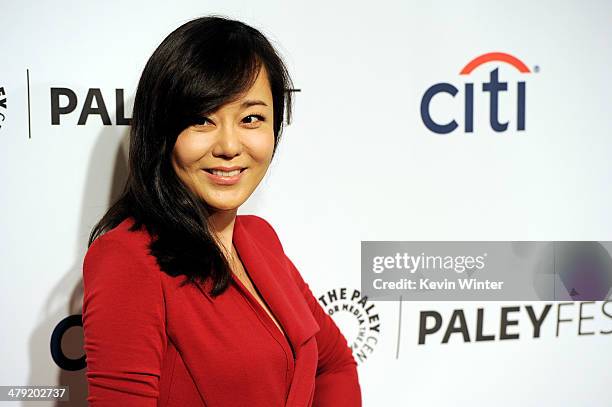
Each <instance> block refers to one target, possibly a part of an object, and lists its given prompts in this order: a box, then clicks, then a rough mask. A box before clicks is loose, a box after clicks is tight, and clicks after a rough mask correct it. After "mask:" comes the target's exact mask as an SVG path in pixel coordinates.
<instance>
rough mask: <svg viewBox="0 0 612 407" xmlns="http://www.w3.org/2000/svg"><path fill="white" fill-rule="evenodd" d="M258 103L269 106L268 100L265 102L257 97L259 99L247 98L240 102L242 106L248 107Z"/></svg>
mask: <svg viewBox="0 0 612 407" xmlns="http://www.w3.org/2000/svg"><path fill="white" fill-rule="evenodd" d="M256 105H263V106H268V105H267V104H266V102H264V101H263V100H259V99H257V100H245V101H244V102H242V103H241V104H240V107H241V108H247V107H251V106H256Z"/></svg>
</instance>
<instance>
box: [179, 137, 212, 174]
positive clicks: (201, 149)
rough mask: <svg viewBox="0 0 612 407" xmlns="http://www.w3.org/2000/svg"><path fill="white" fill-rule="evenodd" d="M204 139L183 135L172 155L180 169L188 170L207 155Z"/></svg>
mask: <svg viewBox="0 0 612 407" xmlns="http://www.w3.org/2000/svg"><path fill="white" fill-rule="evenodd" d="M202 141H203V140H202V138H199V137H193V136H192V135H190V134H188V133H181V134H180V135H179V137H178V138H177V140H176V143H175V144H174V150H173V152H172V155H173V157H174V160H175V161H176V163H177V164H178V166H179V167H182V168H186V167H190V166H192V165H193V164H194V163H196V162H198V161H199V160H200V159H201V157H202V156H203V155H204V154H205V153H206V150H207V146H206V145H204V144H203V142H202Z"/></svg>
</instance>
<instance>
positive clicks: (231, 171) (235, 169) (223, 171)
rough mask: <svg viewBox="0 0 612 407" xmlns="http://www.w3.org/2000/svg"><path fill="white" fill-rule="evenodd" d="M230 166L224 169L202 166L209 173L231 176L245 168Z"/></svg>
mask: <svg viewBox="0 0 612 407" xmlns="http://www.w3.org/2000/svg"><path fill="white" fill-rule="evenodd" d="M231 168H232V169H225V168H222V167H215V168H204V171H206V172H208V173H209V174H214V175H217V176H219V177H233V176H236V175H238V174H240V173H241V172H242V171H244V170H245V169H246V168H243V167H231Z"/></svg>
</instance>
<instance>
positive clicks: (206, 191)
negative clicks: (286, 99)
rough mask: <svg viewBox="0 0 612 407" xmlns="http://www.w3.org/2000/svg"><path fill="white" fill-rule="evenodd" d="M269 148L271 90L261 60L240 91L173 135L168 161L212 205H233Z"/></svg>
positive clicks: (263, 165)
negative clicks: (234, 98)
mask: <svg viewBox="0 0 612 407" xmlns="http://www.w3.org/2000/svg"><path fill="white" fill-rule="evenodd" d="M273 148H274V127H273V106H272V91H271V89H270V84H269V82H268V77H267V72H266V70H265V67H263V65H262V68H261V70H260V71H259V74H258V76H257V79H256V80H255V83H254V84H253V86H252V87H251V88H250V89H249V90H248V91H247V93H246V94H245V95H243V96H242V97H241V98H240V99H238V100H237V101H235V102H231V103H228V104H225V105H223V106H221V107H220V108H219V109H218V110H217V111H215V112H213V113H211V114H209V115H208V116H206V117H205V118H202V120H201V122H200V123H198V124H195V125H193V126H191V127H188V128H186V129H185V130H183V131H182V132H181V133H180V134H179V135H178V138H177V140H176V144H175V145H174V149H173V151H172V166H173V167H174V170H175V171H176V173H177V175H178V176H179V178H180V179H181V181H182V182H183V184H185V185H186V186H187V187H188V188H189V189H191V191H193V192H194V193H195V194H196V195H197V196H199V197H200V198H201V199H202V200H204V202H206V203H207V204H208V205H209V206H210V207H212V209H213V210H232V209H236V208H238V207H239V206H240V205H242V203H243V202H245V201H246V200H247V198H248V197H249V196H250V195H251V194H252V193H253V191H254V190H255V188H256V187H257V185H258V184H259V182H260V181H261V180H262V179H263V177H264V175H265V174H266V171H267V169H268V166H269V165H270V161H271V159H272V152H273ZM234 167H235V168H236V170H234Z"/></svg>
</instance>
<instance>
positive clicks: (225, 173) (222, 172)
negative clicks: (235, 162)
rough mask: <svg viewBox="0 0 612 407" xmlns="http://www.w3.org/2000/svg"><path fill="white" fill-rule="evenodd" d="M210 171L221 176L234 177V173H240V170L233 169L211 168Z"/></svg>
mask: <svg viewBox="0 0 612 407" xmlns="http://www.w3.org/2000/svg"><path fill="white" fill-rule="evenodd" d="M210 172H212V173H213V174H215V175H218V176H220V177H233V176H234V175H238V174H240V170H233V171H220V170H210Z"/></svg>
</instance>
